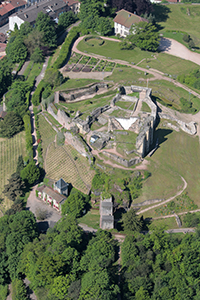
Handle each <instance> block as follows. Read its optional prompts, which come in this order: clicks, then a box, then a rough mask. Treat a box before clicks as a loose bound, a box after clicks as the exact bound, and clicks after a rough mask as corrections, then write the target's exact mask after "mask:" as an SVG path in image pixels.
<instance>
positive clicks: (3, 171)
mask: <svg viewBox="0 0 200 300" xmlns="http://www.w3.org/2000/svg"><path fill="white" fill-rule="evenodd" d="M25 152H26V143H25V132H24V131H23V132H20V133H18V134H16V135H15V136H14V137H12V138H10V139H7V138H5V139H3V138H0V197H1V198H5V197H4V195H3V194H2V191H3V190H4V185H5V184H8V181H7V179H9V178H10V176H11V175H12V174H13V173H14V172H15V171H16V167H17V161H18V157H19V155H22V156H23V157H24V156H25V154H26V153H25ZM11 203H12V201H10V200H8V199H7V198H5V201H3V202H2V204H0V214H1V211H3V212H4V211H5V210H6V209H7V208H9V207H10V205H11Z"/></svg>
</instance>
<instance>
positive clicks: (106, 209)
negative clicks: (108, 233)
mask: <svg viewBox="0 0 200 300" xmlns="http://www.w3.org/2000/svg"><path fill="white" fill-rule="evenodd" d="M100 228H101V229H112V228H114V216H113V202H112V197H110V198H108V199H104V200H101V201H100Z"/></svg>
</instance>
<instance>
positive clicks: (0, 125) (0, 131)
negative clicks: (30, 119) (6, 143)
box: [0, 111, 23, 138]
mask: <svg viewBox="0 0 200 300" xmlns="http://www.w3.org/2000/svg"><path fill="white" fill-rule="evenodd" d="M22 129H23V121H22V119H21V117H20V116H19V115H17V114H16V113H15V112H13V111H11V112H8V113H7V115H6V116H5V118H4V120H3V121H2V122H0V135H1V136H3V137H8V138H11V137H12V136H13V135H15V134H16V133H18V132H20V131H21V130H22Z"/></svg>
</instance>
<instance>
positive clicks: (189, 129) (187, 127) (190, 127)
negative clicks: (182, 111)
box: [158, 113, 197, 135]
mask: <svg viewBox="0 0 200 300" xmlns="http://www.w3.org/2000/svg"><path fill="white" fill-rule="evenodd" d="M158 115H159V117H160V118H161V119H167V120H171V121H175V122H177V123H178V125H179V127H180V128H181V129H182V130H183V131H185V132H186V133H188V134H190V135H194V134H196V133H197V129H196V124H195V122H190V123H185V122H183V121H181V120H179V119H176V118H174V117H172V116H170V115H167V114H163V113H158Z"/></svg>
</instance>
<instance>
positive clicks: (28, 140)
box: [23, 114, 33, 158]
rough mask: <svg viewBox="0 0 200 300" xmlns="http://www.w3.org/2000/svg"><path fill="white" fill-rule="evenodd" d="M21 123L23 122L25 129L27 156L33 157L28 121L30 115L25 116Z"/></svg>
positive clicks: (29, 123) (29, 120) (29, 122)
mask: <svg viewBox="0 0 200 300" xmlns="http://www.w3.org/2000/svg"><path fill="white" fill-rule="evenodd" d="M23 121H24V128H25V137H26V150H27V155H28V156H29V157H30V156H31V157H32V156H33V139H32V134H31V119H30V115H29V114H26V115H25V116H24V117H23ZM31 157H30V158H31Z"/></svg>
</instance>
